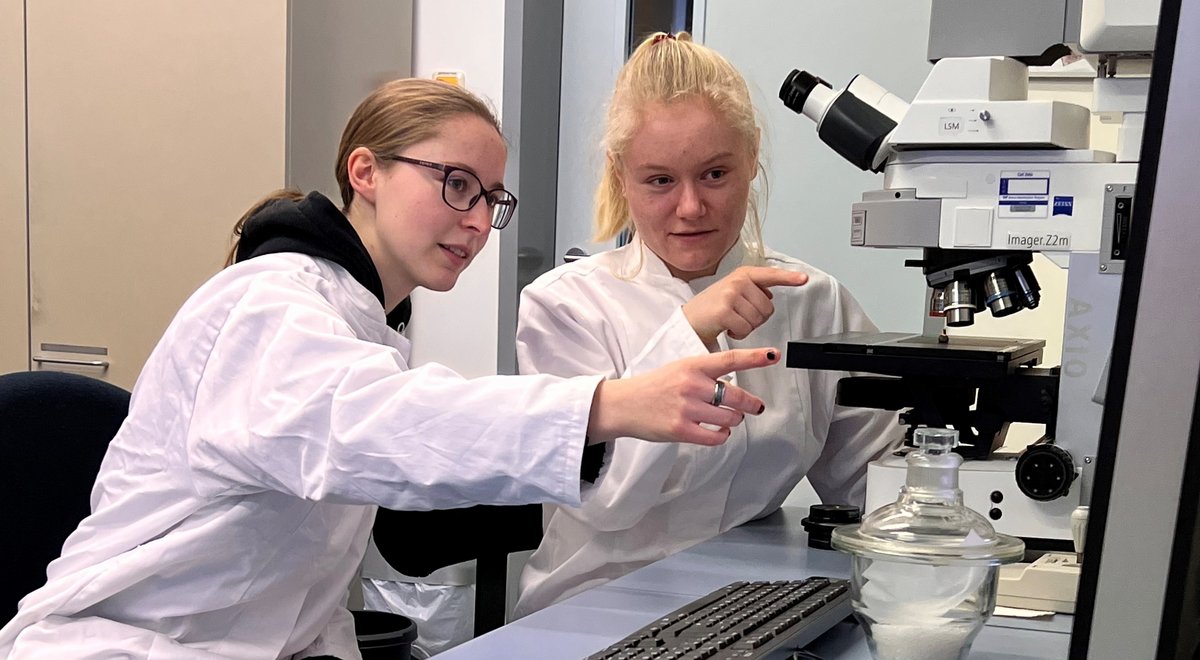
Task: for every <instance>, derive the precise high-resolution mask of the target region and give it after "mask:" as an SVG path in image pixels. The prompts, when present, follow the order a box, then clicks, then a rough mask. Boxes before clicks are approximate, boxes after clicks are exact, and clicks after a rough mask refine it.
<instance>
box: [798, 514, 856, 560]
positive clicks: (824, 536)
mask: <svg viewBox="0 0 1200 660" xmlns="http://www.w3.org/2000/svg"><path fill="white" fill-rule="evenodd" d="M860 520H862V512H861V511H859V509H858V507H856V506H850V505H849V504H814V505H812V506H810V507H808V517H807V518H805V519H804V520H801V521H800V524H801V525H802V526H803V527H804V531H806V532H808V547H810V548H818V549H820V550H832V549H833V548H832V547H831V546H830V545H829V543H830V540H829V539H830V536H832V534H833V530H834V528H835V527H838V526H840V525H852V524H854V523H856V522H859V521H860Z"/></svg>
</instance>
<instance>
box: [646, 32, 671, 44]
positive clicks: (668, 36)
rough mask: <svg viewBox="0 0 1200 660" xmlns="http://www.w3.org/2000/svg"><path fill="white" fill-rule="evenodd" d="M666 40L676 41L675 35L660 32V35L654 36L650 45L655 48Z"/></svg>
mask: <svg viewBox="0 0 1200 660" xmlns="http://www.w3.org/2000/svg"><path fill="white" fill-rule="evenodd" d="M664 39H670V40H671V41H675V35H673V34H671V33H670V32H660V33H659V34H656V35H654V40H653V41H651V42H650V45H651V46H653V45H654V44H656V43H658V42H660V41H662V40H664Z"/></svg>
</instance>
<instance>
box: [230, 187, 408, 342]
mask: <svg viewBox="0 0 1200 660" xmlns="http://www.w3.org/2000/svg"><path fill="white" fill-rule="evenodd" d="M279 252H296V253H299V254H307V255H309V256H311V257H320V258H322V259H326V260H328V261H331V262H333V263H335V264H337V265H339V266H341V267H342V268H345V269H346V272H348V273H350V276H351V277H353V278H354V279H355V281H357V282H358V283H359V284H361V285H363V287H365V288H366V289H367V290H368V291H370V292H371V293H372V294H373V295H374V296H375V298H376V299H378V300H379V304H380V306H382V307H383V308H384V310H385V311H387V323H388V325H389V326H390V327H392V328H395V329H397V330H403V329H404V326H406V325H408V321H409V317H410V316H411V315H412V304H411V302H410V300H409V299H408V298H405V299H404V300H402V301H401V302H400V304H398V305H396V307H395V309H392V310H388V309H387V305H386V303H385V302H384V300H383V282H382V281H381V280H380V279H379V271H378V270H376V269H375V262H373V261H371V255H370V254H369V253H368V252H367V248H366V246H365V245H363V242H362V239H360V238H359V237H358V232H357V231H355V230H354V226H353V225H351V224H350V221H349V220H347V219H346V215H345V214H344V213H342V212H341V210H340V209H338V207H337V206H334V204H333V202H331V201H329V198H328V197H326V196H324V195H322V194H321V193H319V192H311V193H309V194H308V196H307V197H305V198H304V199H302V200H300V201H298V202H297V201H295V200H292V199H277V200H275V201H273V202H270V203H268V204H267V205H266V206H264V207H263V208H262V209H261V210H259V211H258V213H255V214H254V215H252V216H250V218H248V219H247V220H246V223H245V224H244V225H243V226H242V237H241V240H240V241H239V242H238V248H237V253H236V255H235V256H234V262H235V263H238V262H242V261H245V260H247V259H253V258H254V257H260V256H262V255H264V254H276V253H279Z"/></svg>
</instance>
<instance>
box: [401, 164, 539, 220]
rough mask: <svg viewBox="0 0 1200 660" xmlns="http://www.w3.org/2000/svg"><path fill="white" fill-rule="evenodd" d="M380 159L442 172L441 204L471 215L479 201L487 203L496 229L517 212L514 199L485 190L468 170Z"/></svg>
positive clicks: (500, 192)
mask: <svg viewBox="0 0 1200 660" xmlns="http://www.w3.org/2000/svg"><path fill="white" fill-rule="evenodd" d="M379 157H380V158H382V159H383V160H396V161H400V162H402V163H411V164H413V165H420V166H421V167H428V168H429V169H431V170H437V171H439V172H441V173H442V174H443V175H444V176H445V178H443V179H442V201H444V202H446V206H449V207H450V208H452V209H454V210H455V211H470V210H471V209H473V208H475V205H476V204H478V203H479V200H480V199H486V200H487V205H488V208H490V209H491V210H492V227H494V228H496V229H504V228H505V227H506V226H507V225H508V221H509V220H512V217H513V213H514V212H515V211H516V210H517V196H516V195H514V194H512V193H510V192H508V191H507V190H505V189H503V188H496V189H494V190H486V189H485V188H484V187H483V182H482V181H480V180H479V177H478V176H476V175H475V173H474V172H472V171H470V170H464V169H463V168H461V167H454V166H452V165H443V164H442V163H432V162H430V161H427V160H419V159H417V158H408V157H406V156H392V155H380V156H379Z"/></svg>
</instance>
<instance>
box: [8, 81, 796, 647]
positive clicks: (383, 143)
mask: <svg viewBox="0 0 1200 660" xmlns="http://www.w3.org/2000/svg"><path fill="white" fill-rule="evenodd" d="M506 156H507V154H506V147H505V142H504V139H503V138H502V136H501V133H500V128H499V125H498V124H497V122H496V119H495V117H494V116H493V115H492V113H491V111H490V110H489V109H488V107H487V106H486V105H485V104H484V103H483V102H481V101H480V100H479V99H477V98H475V97H474V96H472V95H471V94H470V93H468V92H466V91H464V90H462V89H460V88H458V87H454V86H451V85H446V84H443V83H439V82H434V81H429V80H397V81H394V82H391V83H388V84H385V85H383V86H382V87H380V88H379V89H377V90H375V92H373V93H372V94H371V95H370V96H368V97H367V98H366V99H365V100H364V101H363V102H362V104H361V105H359V107H358V109H357V110H356V111H355V112H354V114H353V116H351V118H350V121H349V124H348V125H347V126H346V129H345V132H344V134H343V136H342V141H341V146H340V148H339V151H338V155H337V161H336V163H335V173H336V176H337V180H338V184H339V186H340V189H341V190H340V192H341V195H340V197H341V199H340V200H339V201H340V203H337V204H335V203H334V202H333V201H331V200H329V199H326V198H325V197H324V196H322V195H321V194H320V193H310V194H308V195H303V194H301V193H300V192H298V191H281V192H279V193H276V194H273V195H271V196H269V197H268V198H266V199H264V200H263V201H261V202H259V203H257V204H255V206H254V208H252V209H251V211H250V212H249V213H247V215H246V217H244V218H243V219H242V220H241V221H239V223H238V225H237V230H236V235H237V238H238V242H237V245H236V246H235V249H234V250H233V253H232V258H231V259H230V261H231V265H230V266H229V267H227V268H225V269H224V270H223V271H221V272H220V273H218V274H217V275H216V276H215V277H213V278H212V279H211V280H209V281H208V282H206V283H205V284H204V285H203V286H201V287H200V289H199V290H198V291H196V293H195V294H193V295H192V297H191V298H190V299H189V300H188V301H187V302H186V303H185V304H184V306H183V308H182V309H181V310H180V311H179V313H178V314H177V315H176V317H175V319H174V320H173V321H172V323H171V325H170V327H169V328H168V329H167V331H166V334H165V335H163V337H162V339H161V340H160V342H159V344H158V346H157V347H156V348H155V349H154V351H153V353H152V354H151V356H150V358H149V359H148V361H147V362H146V365H145V368H144V369H143V371H142V373H141V376H140V377H139V379H138V381H137V385H136V387H135V388H134V391H133V398H132V402H131V404H130V409H129V416H128V418H127V419H126V420H125V423H124V425H123V426H122V427H121V429H120V431H119V432H118V434H117V436H116V437H115V438H114V439H113V440H112V443H111V445H110V447H109V449H108V454H107V456H106V458H105V459H104V463H103V465H102V467H101V469H100V474H99V476H98V477H97V480H96V485H95V488H94V489H93V491H92V507H93V508H92V513H91V515H90V516H88V517H87V518H85V519H84V520H83V521H82V522H81V523H80V524H79V527H78V529H77V530H76V531H75V532H74V533H73V534H72V535H71V536H70V537H69V538H68V539H67V541H66V544H65V545H64V547H63V550H62V556H61V557H60V558H59V559H57V560H55V561H54V562H53V563H51V564H50V566H49V567H48V569H47V576H48V580H47V582H46V585H45V586H43V587H42V588H41V589H38V590H37V591H35V592H33V593H32V594H30V595H28V596H26V597H25V598H24V599H23V600H22V601H21V604H20V609H19V611H18V612H17V615H16V616H15V617H14V618H13V619H12V620H11V621H10V622H9V623H8V624H7V625H6V626H4V628H3V629H0V658H45V657H55V658H101V657H105V658H107V657H122V658H147V657H154V658H167V657H170V658H197V659H200V658H253V659H256V660H257V659H264V658H312V657H317V656H333V657H338V658H357V657H359V652H358V649H357V646H356V642H355V636H354V630H353V621H352V619H351V616H350V613H349V612H348V611H347V610H346V607H345V603H346V598H347V593H348V592H347V587H348V585H349V583H350V580H351V578H352V576H354V575H355V571H356V570H357V568H358V565H359V563H360V561H361V560H362V557H363V552H364V549H365V547H366V543H367V537H368V534H369V533H370V530H371V523H372V521H373V520H374V518H375V513H376V509H377V507H388V508H392V509H407V510H428V509H437V508H457V507H465V506H468V505H471V504H475V503H483V504H520V503H530V502H558V503H561V504H565V505H569V506H572V505H577V504H578V503H579V501H580V465H581V460H582V454H583V450H584V446H585V444H588V443H591V444H593V445H595V444H597V443H600V444H602V443H604V442H608V441H611V440H613V439H614V438H617V437H621V436H626V435H633V436H637V437H642V438H648V439H651V440H660V441H668V442H676V441H680V442H694V443H698V444H703V445H719V444H720V443H721V442H723V441H724V440H725V438H726V437H728V435H729V432H730V428H731V427H736V426H737V425H738V424H739V423H741V421H742V418H743V416H744V415H747V414H749V415H753V414H755V413H757V412H758V411H760V410H762V407H763V402H762V400H761V399H759V398H758V397H756V396H754V395H753V394H751V393H750V392H748V391H746V390H743V389H740V388H737V387H734V386H733V385H729V386H724V385H722V386H721V388H722V392H723V397H722V400H720V401H714V400H713V398H712V394H713V391H714V388H715V387H717V385H716V383H717V379H718V378H720V377H721V376H722V375H723V374H726V373H729V372H731V371H734V370H741V369H750V368H756V367H762V366H766V365H768V364H774V363H775V362H777V361H778V360H779V357H780V356H779V352H778V350H776V349H773V348H771V349H766V348H763V349H756V350H745V351H729V352H725V353H722V354H717V355H704V356H699V357H694V358H690V359H687V360H684V361H681V362H678V363H674V364H671V365H667V366H664V367H663V368H661V369H656V370H653V371H650V372H648V373H646V374H645V375H644V376H641V377H638V378H630V379H622V380H619V381H608V380H605V379H603V378H602V377H600V376H599V375H586V376H579V377H575V378H569V379H564V378H557V377H551V376H524V377H522V376H507V377H502V376H496V377H490V378H480V379H476V380H466V379H464V378H462V377H461V376H458V375H457V374H455V373H453V372H452V371H450V370H449V369H447V368H445V367H442V366H439V365H436V364H430V365H425V366H422V367H418V368H410V367H409V364H408V360H409V351H410V346H409V343H408V341H407V339H405V338H404V337H402V336H401V335H400V334H398V333H396V332H395V331H394V330H392V329H391V328H390V327H389V326H388V325H387V323H386V321H385V315H386V313H387V312H388V311H389V310H391V309H393V308H394V307H395V306H396V305H397V304H398V303H399V302H400V301H402V300H404V299H405V298H406V297H407V296H408V295H409V294H410V293H411V292H412V291H413V290H414V289H416V288H417V287H424V288H426V289H431V290H436V291H445V290H448V289H450V288H451V287H453V286H454V284H455V282H456V281H457V279H458V276H459V274H461V273H462V271H463V270H464V269H465V268H466V267H467V266H468V265H469V264H470V263H471V261H472V260H473V259H474V258H475V256H476V255H477V254H479V251H480V250H482V249H483V246H484V244H485V242H486V241H487V238H488V236H489V234H490V232H491V231H492V230H493V229H501V228H503V227H504V225H505V224H507V222H508V221H509V219H510V218H511V216H512V212H513V210H514V209H515V208H516V203H517V200H516V197H515V196H514V195H513V194H512V193H510V192H508V191H506V190H505V189H504V165H505V159H506ZM717 404H720V405H717Z"/></svg>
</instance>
